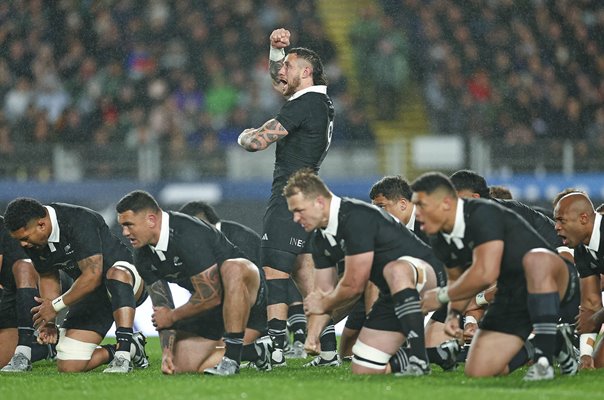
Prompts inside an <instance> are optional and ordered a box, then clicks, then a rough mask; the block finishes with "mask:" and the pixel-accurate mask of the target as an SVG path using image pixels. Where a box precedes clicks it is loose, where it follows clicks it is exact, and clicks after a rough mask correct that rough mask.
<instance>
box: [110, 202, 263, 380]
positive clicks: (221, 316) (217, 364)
mask: <svg viewBox="0 0 604 400" xmlns="http://www.w3.org/2000/svg"><path fill="white" fill-rule="evenodd" d="M116 210H117V212H118V221H119V223H120V225H122V230H123V234H124V236H126V238H128V239H129V240H130V243H132V246H133V247H134V249H135V253H134V258H135V261H136V263H137V265H139V269H140V273H141V275H142V276H143V278H144V280H145V282H146V283H147V285H148V290H149V293H150V295H151V300H152V301H153V306H154V307H153V310H154V313H153V324H154V326H155V327H156V328H157V330H158V331H159V334H160V341H161V346H162V352H163V355H162V366H161V369H162V372H163V373H165V374H174V373H180V372H201V371H203V372H204V373H206V374H209V375H222V376H226V375H234V374H237V373H238V372H239V364H240V361H241V354H242V348H243V343H244V331H245V328H246V326H248V327H249V328H251V329H253V330H255V331H261V330H262V329H265V327H266V314H265V312H266V298H265V296H266V291H265V290H266V289H265V286H264V282H263V280H262V278H261V274H260V272H259V270H258V267H257V266H256V265H254V264H253V263H252V262H251V261H249V260H248V259H246V258H244V255H243V253H242V252H241V250H239V249H238V248H237V247H236V246H234V245H233V244H232V243H231V242H230V241H229V240H228V239H227V238H226V236H225V235H224V234H222V233H220V232H219V231H218V230H216V229H215V228H214V227H212V226H211V225H209V224H207V223H205V222H203V221H201V220H199V219H197V218H192V217H190V216H188V215H185V214H181V213H177V212H171V211H168V212H166V211H162V210H161V209H160V208H159V205H158V204H157V202H156V201H155V199H154V198H153V197H152V196H151V195H150V194H149V193H146V192H143V191H134V192H131V193H129V194H127V195H126V196H124V197H123V198H122V199H121V200H120V201H119V202H118V204H117V206H116ZM167 282H174V283H176V284H178V285H180V286H182V287H183V288H185V289H187V290H189V292H191V298H190V299H189V301H188V302H187V303H185V304H184V305H182V306H180V307H177V308H175V307H174V303H173V301H172V295H171V293H170V288H169V286H168V284H167ZM221 338H223V339H224V343H225V347H226V348H225V351H224V353H222V352H217V351H216V347H217V346H218V345H219V344H221ZM267 349H268V347H266V348H263V349H260V353H261V354H259V357H258V358H262V361H263V366H266V364H268V368H267V369H270V355H269V352H268V350H267ZM223 354H224V355H223ZM220 357H221V358H220Z"/></svg>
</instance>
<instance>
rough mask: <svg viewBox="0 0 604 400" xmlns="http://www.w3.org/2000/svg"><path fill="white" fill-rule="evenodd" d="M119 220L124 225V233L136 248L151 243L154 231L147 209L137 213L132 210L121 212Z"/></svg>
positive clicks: (118, 216)
mask: <svg viewBox="0 0 604 400" xmlns="http://www.w3.org/2000/svg"><path fill="white" fill-rule="evenodd" d="M117 221H118V222H119V224H120V225H121V226H122V234H123V235H124V236H125V237H126V238H127V239H128V240H130V244H132V247H134V248H135V249H138V248H141V247H143V246H146V245H148V244H151V239H152V238H153V232H152V230H151V225H152V224H151V221H149V219H148V214H147V213H146V212H145V211H140V212H137V213H135V212H134V211H132V210H128V211H125V212H123V213H119V214H118V215H117Z"/></svg>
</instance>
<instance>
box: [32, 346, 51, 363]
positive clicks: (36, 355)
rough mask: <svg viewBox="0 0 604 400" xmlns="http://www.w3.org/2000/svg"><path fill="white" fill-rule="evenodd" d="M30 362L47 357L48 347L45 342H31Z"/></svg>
mask: <svg viewBox="0 0 604 400" xmlns="http://www.w3.org/2000/svg"><path fill="white" fill-rule="evenodd" d="M30 347H31V362H36V361H39V360H44V359H45V358H47V357H48V348H49V345H47V344H38V343H37V342H35V341H34V342H33V343H32V344H31V346H30Z"/></svg>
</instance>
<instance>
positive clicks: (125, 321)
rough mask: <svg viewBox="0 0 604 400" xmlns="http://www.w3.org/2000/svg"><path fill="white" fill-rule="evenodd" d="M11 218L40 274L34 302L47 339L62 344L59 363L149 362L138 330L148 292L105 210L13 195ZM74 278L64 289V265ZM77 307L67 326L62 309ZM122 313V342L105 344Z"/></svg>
mask: <svg viewBox="0 0 604 400" xmlns="http://www.w3.org/2000/svg"><path fill="white" fill-rule="evenodd" d="M4 217H5V222H6V226H7V228H8V229H9V231H10V234H11V236H12V237H13V238H15V239H17V240H18V241H19V242H20V243H21V246H23V247H24V248H25V252H26V253H27V254H28V255H29V257H30V258H31V260H32V262H33V264H34V267H35V268H36V270H37V271H38V273H39V275H40V297H36V301H37V302H38V303H39V305H38V306H36V307H34V308H33V309H32V313H33V320H34V327H36V328H38V329H39V331H40V335H39V341H41V342H42V343H47V344H50V343H55V342H56V340H57V338H58V344H57V368H58V369H59V371H61V372H83V371H88V370H91V369H94V368H96V367H98V366H99V365H102V364H105V363H109V366H108V367H107V368H106V369H105V370H104V371H103V372H109V373H127V372H130V371H131V370H132V367H133V365H136V366H138V367H142V368H146V367H147V366H148V361H147V358H146V355H145V353H144V342H145V340H144V339H145V338H144V336H142V334H140V333H136V334H135V333H134V332H133V329H132V327H133V321H134V312H135V309H136V306H137V301H138V302H139V303H138V304H140V303H142V301H144V299H145V298H146V292H145V287H144V284H143V282H142V279H141V278H140V276H139V275H138V272H137V271H136V268H135V267H134V265H132V254H131V253H130V251H129V250H128V248H127V247H126V246H125V245H124V244H123V243H122V242H121V241H120V240H119V239H118V238H117V237H116V236H114V235H113V234H112V233H111V231H110V230H109V227H108V226H107V224H106V223H105V221H104V220H103V217H102V216H101V215H100V214H98V213H96V212H94V211H92V210H90V209H88V208H84V207H80V206H75V205H70V204H63V203H52V204H50V205H48V206H43V205H42V204H40V203H39V202H38V201H36V200H33V199H28V198H18V199H16V200H13V201H12V202H10V203H9V205H8V207H7V209H6V213H5V216H4ZM60 270H63V271H64V272H65V273H66V274H67V275H69V276H70V277H71V278H73V279H74V281H73V284H72V286H71V287H70V288H69V290H67V291H66V292H65V294H63V295H61V285H60V280H59V271H60ZM66 307H69V312H68V314H67V317H66V318H65V321H64V323H63V326H61V334H60V335H58V332H57V327H56V325H55V324H54V321H55V317H56V316H57V313H58V312H59V311H61V310H62V309H64V308H66ZM113 321H115V323H116V326H117V329H116V333H115V334H116V338H117V348H116V346H114V345H105V346H103V347H97V346H98V345H99V344H100V343H101V341H102V340H103V338H104V337H105V335H106V333H107V331H108V330H109V328H110V327H111V325H112V323H113Z"/></svg>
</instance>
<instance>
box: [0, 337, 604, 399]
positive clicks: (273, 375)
mask: <svg viewBox="0 0 604 400" xmlns="http://www.w3.org/2000/svg"><path fill="white" fill-rule="evenodd" d="M147 346H148V347H147V348H148V352H149V356H150V361H151V366H150V367H149V368H148V369H147V370H136V371H134V372H133V373H131V374H128V375H120V376H116V375H106V374H103V373H102V372H101V371H102V368H98V369H97V370H95V371H92V372H88V373H85V374H59V373H57V372H56V369H55V366H54V364H53V363H51V362H41V363H36V364H34V370H33V371H32V372H31V373H28V374H19V375H7V374H1V375H0V400H9V399H19V400H23V399H38V400H47V399H62V400H67V399H82V400H92V399H120V400H121V399H124V400H131V399H191V400H193V399H239V400H241V399H246V400H247V399H250V400H251V399H276V400H287V399H305V400H306V399H346V400H351V399H354V400H356V399H362V400H373V399H404V400H408V399H422V400H439V399H445V398H446V399H460V400H462V399H463V400H472V399H492V400H495V399H501V398H505V399H506V400H512V399H531V400H536V399H556V400H558V399H573V400H575V399H581V400H585V399H602V398H604V394H603V383H602V379H603V378H604V371H597V372H596V371H587V372H583V373H581V374H579V375H578V376H575V377H565V376H563V377H556V379H555V380H554V381H550V382H536V383H524V382H522V376H523V374H524V371H516V373H514V374H512V375H511V376H508V377H503V378H487V379H468V378H466V377H465V376H464V375H463V372H462V371H461V369H459V370H458V371H455V372H448V373H444V372H441V371H440V369H439V368H438V367H434V368H433V372H432V375H430V376H427V377H421V378H396V377H393V376H371V377H367V376H352V375H351V373H350V366H349V365H348V364H345V365H343V366H342V367H340V368H329V369H317V368H314V369H307V368H302V363H303V362H302V361H300V360H293V361H292V360H289V361H288V367H286V368H281V369H277V370H273V371H271V372H259V371H254V370H248V369H244V370H242V371H241V374H240V375H239V376H236V377H228V378H221V377H215V376H209V377H206V376H202V375H196V374H186V375H178V376H163V375H162V374H161V372H160V370H159V365H160V351H159V344H158V341H157V339H156V338H150V340H149V344H148V345H147Z"/></svg>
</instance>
